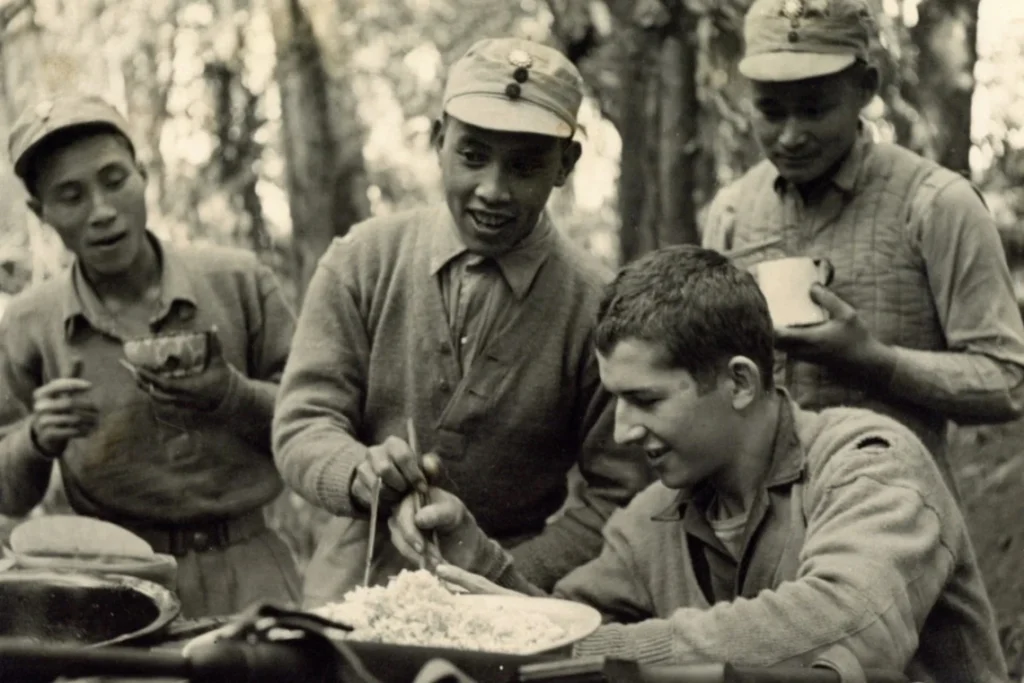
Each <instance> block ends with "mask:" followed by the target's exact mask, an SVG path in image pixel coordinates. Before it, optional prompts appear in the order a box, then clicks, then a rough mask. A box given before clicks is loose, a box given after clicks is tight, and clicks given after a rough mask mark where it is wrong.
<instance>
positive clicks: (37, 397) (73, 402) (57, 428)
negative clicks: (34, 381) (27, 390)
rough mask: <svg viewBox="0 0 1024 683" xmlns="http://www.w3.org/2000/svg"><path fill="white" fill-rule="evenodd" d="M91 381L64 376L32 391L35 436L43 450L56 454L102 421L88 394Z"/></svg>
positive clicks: (97, 408) (46, 452) (90, 431)
mask: <svg viewBox="0 0 1024 683" xmlns="http://www.w3.org/2000/svg"><path fill="white" fill-rule="evenodd" d="M90 389H92V384H91V383H90V382H87V381H86V380H84V379H79V378H77V377H61V378H59V379H55V380H53V381H51V382H49V383H47V384H44V385H43V386H41V387H39V388H38V389H36V390H35V391H34V392H33V393H32V418H31V419H32V422H31V430H32V438H33V440H34V441H35V443H36V446H38V447H39V448H40V449H42V450H43V452H44V453H45V454H46V455H48V456H51V457H57V456H59V455H60V454H62V453H63V452H64V449H65V448H67V445H68V441H70V440H71V439H76V438H79V437H83V436H88V435H89V434H90V433H92V431H93V430H94V429H95V428H96V425H97V424H98V423H99V415H100V411H99V407H98V406H97V405H96V403H95V401H93V399H92V398H90V397H89V396H88V392H89V390H90Z"/></svg>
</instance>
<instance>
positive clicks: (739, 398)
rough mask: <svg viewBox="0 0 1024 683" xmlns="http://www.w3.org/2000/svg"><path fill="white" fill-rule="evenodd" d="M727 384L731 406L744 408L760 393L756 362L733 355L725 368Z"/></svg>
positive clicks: (758, 372) (759, 377) (759, 373)
mask: <svg viewBox="0 0 1024 683" xmlns="http://www.w3.org/2000/svg"><path fill="white" fill-rule="evenodd" d="M727 377H728V380H729V382H728V386H729V392H730V396H729V398H730V400H731V401H732V407H733V408H735V409H736V410H744V409H746V408H747V407H748V406H749V405H750V404H752V403H753V402H754V401H755V400H756V399H757V397H758V396H759V395H760V393H761V371H760V370H759V369H758V367H757V363H755V362H754V361H752V360H751V359H749V358H747V357H746V356H733V357H732V358H730V359H729V365H728V370H727Z"/></svg>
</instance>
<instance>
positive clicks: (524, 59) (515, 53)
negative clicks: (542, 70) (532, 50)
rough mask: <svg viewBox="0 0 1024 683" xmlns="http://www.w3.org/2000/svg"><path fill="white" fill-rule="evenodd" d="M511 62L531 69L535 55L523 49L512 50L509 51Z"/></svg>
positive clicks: (513, 64) (522, 67)
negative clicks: (532, 55)
mask: <svg viewBox="0 0 1024 683" xmlns="http://www.w3.org/2000/svg"><path fill="white" fill-rule="evenodd" d="M508 61H509V64H511V65H512V66H515V67H519V68H521V69H529V68H530V67H531V66H533V57H531V56H530V55H529V54H528V53H526V52H525V51H523V50H512V52H510V53H508Z"/></svg>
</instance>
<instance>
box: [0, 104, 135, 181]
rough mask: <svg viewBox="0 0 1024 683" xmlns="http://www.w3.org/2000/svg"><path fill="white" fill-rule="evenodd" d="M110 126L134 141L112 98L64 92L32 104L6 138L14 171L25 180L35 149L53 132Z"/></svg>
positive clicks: (130, 142)
mask: <svg viewBox="0 0 1024 683" xmlns="http://www.w3.org/2000/svg"><path fill="white" fill-rule="evenodd" d="M96 125H98V126H107V127H109V128H110V129H111V130H113V131H116V132H118V133H120V134H122V135H123V136H124V137H125V138H127V140H128V142H129V144H132V148H133V151H134V143H132V138H131V135H130V134H129V132H128V122H127V121H126V120H125V119H124V117H123V116H121V114H120V112H118V111H117V109H115V108H114V106H113V105H111V104H110V103H109V102H107V101H106V100H104V99H103V98H102V97H99V96H98V95H91V94H83V93H68V94H62V95H59V96H57V97H54V98H52V99H44V100H41V101H39V102H36V103H35V104H32V105H29V106H28V107H26V108H25V110H24V111H23V112H22V113H21V116H19V117H18V120H17V121H15V122H14V126H12V127H11V134H10V137H9V138H8V141H7V146H8V151H9V152H10V154H11V161H12V162H13V163H14V172H15V173H16V174H17V175H18V177H19V178H21V179H22V180H26V178H25V174H26V173H27V172H28V170H29V162H30V161H31V158H32V153H33V152H34V151H35V150H36V149H37V148H38V147H39V144H40V143H41V142H43V140H45V139H46V138H48V137H50V136H51V135H53V134H54V133H56V132H58V131H61V130H64V129H66V128H73V127H77V126H96Z"/></svg>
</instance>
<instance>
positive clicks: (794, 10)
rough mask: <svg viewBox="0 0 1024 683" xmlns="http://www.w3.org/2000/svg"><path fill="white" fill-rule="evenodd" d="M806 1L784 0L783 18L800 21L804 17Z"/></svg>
mask: <svg viewBox="0 0 1024 683" xmlns="http://www.w3.org/2000/svg"><path fill="white" fill-rule="evenodd" d="M805 9H806V7H805V6H804V0H783V2H782V16H784V17H786V18H787V19H799V18H801V17H802V16H803V15H804V10H805Z"/></svg>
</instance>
